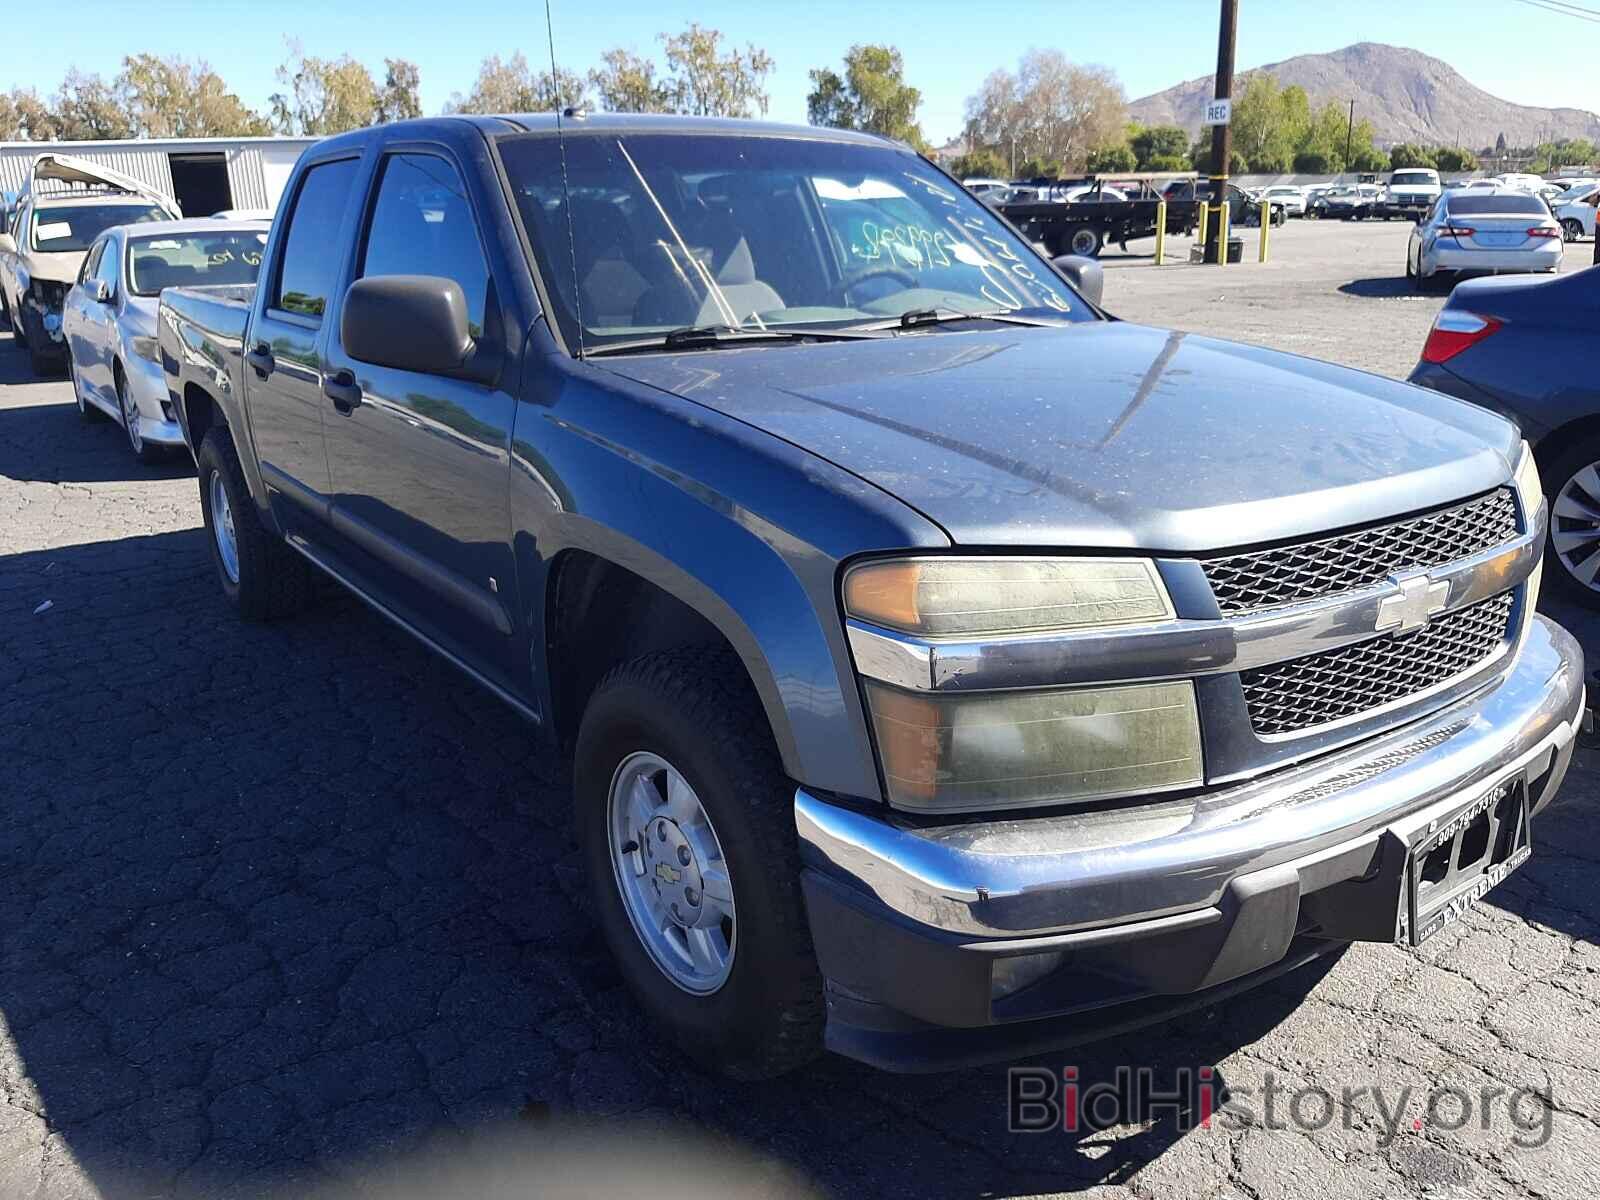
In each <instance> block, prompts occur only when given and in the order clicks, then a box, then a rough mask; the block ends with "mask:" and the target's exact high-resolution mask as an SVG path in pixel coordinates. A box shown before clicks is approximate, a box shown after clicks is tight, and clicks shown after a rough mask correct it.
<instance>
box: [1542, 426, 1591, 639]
mask: <svg viewBox="0 0 1600 1200" xmlns="http://www.w3.org/2000/svg"><path fill="white" fill-rule="evenodd" d="M1541 457H1542V456H1541ZM1597 464H1600V436H1594V435H1590V436H1588V437H1582V438H1579V439H1578V440H1577V441H1575V442H1574V443H1573V444H1571V445H1569V446H1566V447H1565V448H1563V449H1561V450H1559V451H1557V452H1555V453H1554V454H1552V455H1551V456H1550V458H1549V460H1548V461H1544V462H1541V463H1540V464H1539V473H1540V476H1541V477H1542V478H1543V480H1544V487H1545V497H1546V499H1547V500H1548V501H1549V503H1550V532H1549V534H1548V535H1547V536H1546V539H1545V550H1544V586H1545V587H1547V588H1550V589H1552V590H1554V591H1555V592H1556V593H1557V594H1558V595H1561V596H1564V597H1566V598H1567V599H1569V600H1574V601H1576V602H1577V603H1579V604H1582V605H1584V606H1585V607H1587V608H1592V609H1596V610H1600V585H1597V584H1596V583H1585V582H1584V581H1583V580H1581V579H1580V578H1579V577H1578V574H1577V568H1578V564H1580V563H1582V562H1584V561H1585V560H1586V559H1587V558H1588V556H1589V555H1590V554H1591V553H1596V552H1600V517H1597V518H1596V519H1595V520H1593V521H1590V520H1587V519H1586V518H1585V517H1584V515H1583V514H1585V513H1586V512H1587V510H1589V509H1590V508H1595V507H1596V506H1600V494H1597V493H1600V471H1597V472H1596V473H1595V474H1590V475H1589V478H1588V480H1587V482H1586V481H1585V480H1584V478H1583V476H1584V475H1586V474H1589V472H1590V470H1591V469H1592V468H1596V466H1597ZM1569 489H1571V495H1570V496H1569V494H1568V493H1569ZM1558 509H1559V510H1565V511H1564V512H1562V511H1558ZM1591 528H1592V529H1593V530H1594V531H1595V532H1594V542H1593V544H1592V546H1591V545H1590V543H1589V539H1588V538H1587V536H1584V537H1582V540H1581V541H1580V540H1576V539H1574V538H1573V536H1572V535H1574V534H1578V535H1587V534H1588V533H1589V531H1590V529H1591Z"/></svg>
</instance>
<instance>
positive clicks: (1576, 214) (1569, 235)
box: [1555, 183, 1600, 242]
mask: <svg viewBox="0 0 1600 1200" xmlns="http://www.w3.org/2000/svg"><path fill="white" fill-rule="evenodd" d="M1597 206H1600V183H1590V184H1585V185H1584V186H1582V187H1575V188H1568V189H1567V190H1566V191H1565V192H1563V193H1561V197H1560V200H1559V201H1558V202H1557V203H1556V206H1555V208H1556V220H1558V221H1560V222H1561V234H1562V236H1563V237H1564V238H1566V240H1567V241H1569V242H1575V241H1577V240H1578V239H1579V238H1584V237H1591V238H1592V237H1593V236H1594V218H1595V211H1596V208H1597Z"/></svg>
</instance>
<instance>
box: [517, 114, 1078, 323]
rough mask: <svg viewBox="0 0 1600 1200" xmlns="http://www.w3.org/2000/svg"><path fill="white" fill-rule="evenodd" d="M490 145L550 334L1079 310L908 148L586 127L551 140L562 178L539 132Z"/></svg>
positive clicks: (1067, 314) (1045, 268)
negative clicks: (543, 300)
mask: <svg viewBox="0 0 1600 1200" xmlns="http://www.w3.org/2000/svg"><path fill="white" fill-rule="evenodd" d="M499 148H500V153H501V155H502V157H503V159H504V162H505V166H506V172H507V175H508V176H509V178H510V181H511V186H512V190H513V192H514V194H515V197H516V201H517V207H518V210H519V212H520V215H521V218H522V221H523V223H524V225H525V226H526V228H527V233H528V239H529V241H530V242H531V243H532V245H533V249H534V254H535V257H536V258H537V259H538V262H539V268H540V272H541V274H542V276H543V278H544V281H545V284H546V286H547V287H548V288H549V290H550V292H551V293H552V294H551V296H550V299H551V302H552V306H553V307H554V309H555V315H556V318H557V320H558V321H559V322H560V324H561V328H562V332H563V333H564V334H565V336H566V339H567V341H568V343H569V344H581V345H582V346H583V347H585V348H586V349H588V348H594V347H598V346H603V345H605V344H606V343H608V342H626V341H632V340H637V339H641V338H648V337H651V336H655V335H664V334H666V333H667V332H669V331H671V330H675V329H684V328H689V327H699V326H708V325H716V326H724V325H726V326H737V327H741V328H746V329H780V330H781V329H792V328H795V327H802V328H806V327H808V328H813V329H819V330H820V329H830V328H842V327H847V326H852V325H860V324H866V323H871V322H881V321H883V320H884V319H885V318H891V319H892V318H895V317H898V316H901V315H902V314H905V313H910V312H921V311H926V310H929V309H937V310H941V311H945V310H947V311H951V312H962V313H989V312H1003V313H1008V314H1021V315H1030V316H1039V317H1046V318H1052V317H1053V318H1057V319H1059V318H1067V319H1089V318H1091V317H1092V315H1093V314H1092V312H1091V310H1090V309H1089V308H1088V307H1087V306H1086V305H1085V304H1084V303H1083V301H1082V300H1081V299H1080V298H1079V297H1078V296H1077V295H1076V293H1074V292H1073V291H1072V290H1071V289H1070V288H1069V287H1068V286H1067V284H1066V283H1065V282H1063V281H1062V280H1061V279H1060V277H1059V276H1057V275H1056V274H1055V273H1054V272H1053V271H1052V269H1051V268H1050V266H1049V264H1047V263H1046V262H1044V261H1043V260H1041V259H1040V258H1039V257H1038V256H1037V255H1036V254H1035V253H1034V252H1033V251H1032V250H1031V249H1030V248H1029V246H1028V245H1027V244H1026V243H1025V242H1024V241H1022V240H1021V239H1020V238H1018V237H1017V236H1016V235H1015V234H1013V233H1012V232H1011V231H1010V230H1009V229H1008V228H1006V227H1005V226H1004V225H1003V224H1001V222H1000V221H999V220H997V219H996V218H995V217H994V215H993V214H992V213H991V212H990V211H989V209H988V208H986V207H985V206H984V205H983V204H982V203H980V202H979V201H978V200H977V199H976V198H975V197H973V196H972V195H970V194H969V193H967V192H966V191H965V189H963V188H962V187H960V186H959V185H957V184H954V183H952V182H951V181H950V180H949V179H947V178H945V177H944V176H943V175H941V174H939V173H938V172H937V171H935V170H934V169H933V168H932V167H930V166H929V165H928V164H927V163H925V162H923V161H922V159H920V158H918V157H917V156H916V155H914V154H912V153H910V152H908V151H901V150H897V149H894V148H892V147H888V146H884V147H877V146H863V145H850V144H842V143H839V142H831V141H821V140H816V141H813V140H809V139H805V138H792V137H752V136H718V135H711V136H697V135H688V134H622V135H607V136H598V135H590V136H582V137H569V138H567V139H566V157H565V165H566V172H565V180H563V172H562V149H561V146H560V144H559V143H558V141H557V139H556V138H553V137H550V136H547V135H537V134H534V135H524V136H516V137H508V138H504V139H501V140H500V142H499ZM569 204H570V209H569ZM569 211H570V213H571V218H572V219H571V228H570V229H569V227H568V222H567V216H568V212H569ZM580 312H581V313H582V320H581V324H582V335H581V339H580V337H579V316H578V314H579V313H580Z"/></svg>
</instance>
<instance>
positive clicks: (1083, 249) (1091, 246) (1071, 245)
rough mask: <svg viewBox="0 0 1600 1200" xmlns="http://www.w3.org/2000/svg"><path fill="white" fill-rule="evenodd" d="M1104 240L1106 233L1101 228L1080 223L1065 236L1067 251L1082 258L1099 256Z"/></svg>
mask: <svg viewBox="0 0 1600 1200" xmlns="http://www.w3.org/2000/svg"><path fill="white" fill-rule="evenodd" d="M1105 242H1106V235H1105V234H1104V233H1103V232H1102V231H1101V230H1099V229H1098V228H1096V227H1095V226H1093V225H1080V226H1079V227H1078V228H1076V229H1074V230H1073V231H1072V235H1071V236H1070V237H1068V238H1067V251H1068V252H1069V253H1071V254H1078V255H1081V256H1082V257H1084V258H1099V257H1100V248H1101V247H1102V246H1104V245H1105Z"/></svg>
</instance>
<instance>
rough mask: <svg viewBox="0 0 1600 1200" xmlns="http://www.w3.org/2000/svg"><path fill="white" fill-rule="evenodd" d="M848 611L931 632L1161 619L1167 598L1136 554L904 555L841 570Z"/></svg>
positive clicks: (1166, 613) (1168, 610) (905, 629)
mask: <svg viewBox="0 0 1600 1200" xmlns="http://www.w3.org/2000/svg"><path fill="white" fill-rule="evenodd" d="M844 608H845V612H846V613H848V614H849V615H850V616H852V617H856V618H858V619H859V620H862V621H869V622H871V623H872V624H874V625H882V626H885V627H887V628H889V629H896V630H899V631H900V632H902V633H912V634H921V635H924V636H928V637H951V636H966V637H970V636H975V635H983V634H1008V633H1030V632H1036V631H1040V630H1050V629H1060V630H1067V629H1082V628H1085V627H1088V626H1096V625H1126V624H1132V623H1138V622H1143V621H1162V620H1167V619H1169V618H1170V617H1171V616H1172V604H1171V602H1170V601H1169V600H1168V599H1167V592H1166V589H1165V588H1164V587H1162V585H1161V577H1160V576H1159V575H1158V574H1157V573H1156V569H1155V564H1154V563H1152V562H1150V561H1149V560H1147V559H1138V558H907V559H892V560H884V561H880V562H870V563H864V564H862V565H861V566H858V567H852V568H851V569H850V571H849V572H847V573H846V575H845V577H844Z"/></svg>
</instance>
